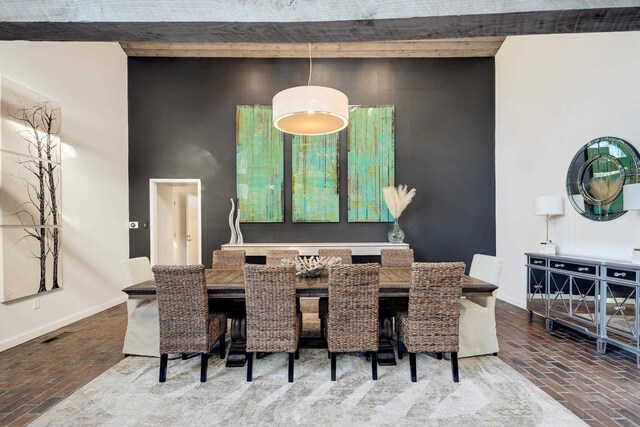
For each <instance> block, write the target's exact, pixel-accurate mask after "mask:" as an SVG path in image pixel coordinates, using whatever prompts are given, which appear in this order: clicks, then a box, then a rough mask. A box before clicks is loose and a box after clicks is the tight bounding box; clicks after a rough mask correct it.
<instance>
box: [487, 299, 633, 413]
mask: <svg viewBox="0 0 640 427" xmlns="http://www.w3.org/2000/svg"><path fill="white" fill-rule="evenodd" d="M496 321H497V328H498V341H499V344H500V353H499V354H498V357H500V359H502V360H503V361H504V362H506V363H507V364H509V365H510V366H511V367H512V368H514V369H515V370H516V371H518V372H519V373H520V374H522V375H523V376H524V377H526V378H527V379H529V381H531V382H532V383H534V384H535V385H537V386H538V387H540V388H541V389H542V390H544V391H545V392H546V393H547V394H549V395H550V396H551V397H553V398H554V399H555V400H557V401H558V402H560V403H561V404H562V405H564V406H565V407H566V408H568V409H569V410H570V411H571V412H573V413H574V414H576V415H577V416H579V417H580V418H582V419H583V420H584V421H585V422H586V423H588V424H590V425H593V426H603V425H604V426H634V425H640V369H638V368H636V360H635V356H634V355H632V354H631V353H629V352H625V351H622V350H619V349H616V348H614V347H612V346H611V345H609V346H608V347H607V350H608V351H607V354H606V355H599V354H597V353H596V344H595V340H594V339H592V338H587V337H585V336H583V335H580V334H579V333H577V332H574V331H572V330H571V329H568V328H563V327H562V326H559V325H557V324H556V327H555V328H554V330H553V331H552V332H548V331H547V330H546V328H545V325H544V319H543V318H541V317H538V316H534V318H533V321H531V322H529V321H528V318H527V312H526V311H525V310H523V309H521V308H518V307H515V306H513V305H511V304H508V303H506V302H503V301H498V303H497V306H496Z"/></svg>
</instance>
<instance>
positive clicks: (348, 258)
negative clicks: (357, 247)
mask: <svg viewBox="0 0 640 427" xmlns="http://www.w3.org/2000/svg"><path fill="white" fill-rule="evenodd" d="M351 254H352V252H351V249H320V250H318V255H319V256H324V257H337V258H340V263H341V264H352V263H353V259H352V255H351ZM328 314H329V299H328V298H326V297H320V298H319V299H318V317H319V318H320V338H324V336H325V332H326V330H327V315H328Z"/></svg>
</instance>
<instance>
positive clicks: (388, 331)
mask: <svg viewBox="0 0 640 427" xmlns="http://www.w3.org/2000/svg"><path fill="white" fill-rule="evenodd" d="M395 364H396V354H395V352H394V351H393V317H392V316H391V315H390V314H383V315H382V316H381V317H380V343H379V348H378V365H380V366H393V365H395Z"/></svg>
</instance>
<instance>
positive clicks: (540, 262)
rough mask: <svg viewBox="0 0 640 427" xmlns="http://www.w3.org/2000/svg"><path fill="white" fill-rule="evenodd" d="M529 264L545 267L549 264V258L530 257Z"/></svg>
mask: <svg viewBox="0 0 640 427" xmlns="http://www.w3.org/2000/svg"><path fill="white" fill-rule="evenodd" d="M529 264H531V265H537V266H539V267H545V266H546V265H547V260H546V259H544V258H534V257H529Z"/></svg>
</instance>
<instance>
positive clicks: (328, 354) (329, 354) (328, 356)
mask: <svg viewBox="0 0 640 427" xmlns="http://www.w3.org/2000/svg"><path fill="white" fill-rule="evenodd" d="M327 359H331V352H330V351H329V350H327Z"/></svg>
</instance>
